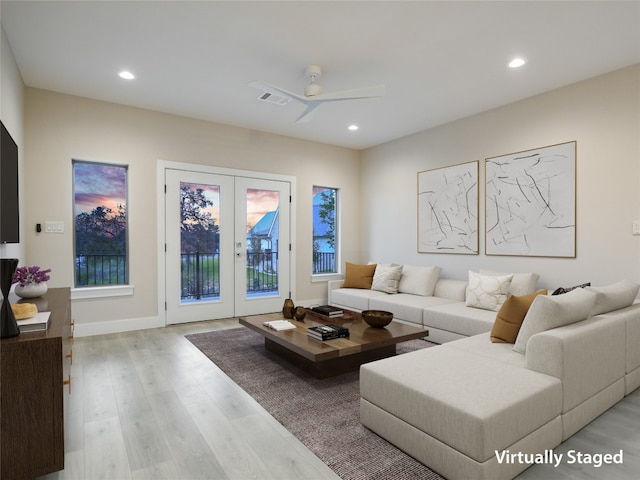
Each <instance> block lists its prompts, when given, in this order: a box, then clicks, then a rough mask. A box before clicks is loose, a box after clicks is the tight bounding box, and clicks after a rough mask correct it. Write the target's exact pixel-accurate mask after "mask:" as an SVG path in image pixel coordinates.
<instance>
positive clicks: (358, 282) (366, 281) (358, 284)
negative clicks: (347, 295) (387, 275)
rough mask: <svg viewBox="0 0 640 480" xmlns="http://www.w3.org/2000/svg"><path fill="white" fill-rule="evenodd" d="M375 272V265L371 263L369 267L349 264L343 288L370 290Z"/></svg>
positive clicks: (346, 268)
mask: <svg viewBox="0 0 640 480" xmlns="http://www.w3.org/2000/svg"><path fill="white" fill-rule="evenodd" d="M375 272H376V264H375V263H371V264H369V265H356V264H354V263H349V262H347V263H346V267H345V275H344V283H343V284H342V287H343V288H365V289H370V288H371V283H372V282H373V275H374V273H375Z"/></svg>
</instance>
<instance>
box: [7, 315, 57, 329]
mask: <svg viewBox="0 0 640 480" xmlns="http://www.w3.org/2000/svg"><path fill="white" fill-rule="evenodd" d="M50 316H51V312H38V313H36V314H35V316H33V317H31V318H25V319H23V320H17V321H16V322H17V323H18V328H19V329H20V331H21V332H37V331H40V330H46V329H47V328H49V320H50Z"/></svg>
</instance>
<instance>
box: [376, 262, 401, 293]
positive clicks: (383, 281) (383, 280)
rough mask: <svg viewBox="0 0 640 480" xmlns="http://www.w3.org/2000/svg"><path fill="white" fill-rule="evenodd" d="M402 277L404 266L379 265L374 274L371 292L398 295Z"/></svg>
mask: <svg viewBox="0 0 640 480" xmlns="http://www.w3.org/2000/svg"><path fill="white" fill-rule="evenodd" d="M401 275H402V265H387V264H382V263H379V264H378V265H377V266H376V270H375V272H374V274H373V281H372V282H371V290H377V291H379V292H384V293H398V283H399V282H400V276H401Z"/></svg>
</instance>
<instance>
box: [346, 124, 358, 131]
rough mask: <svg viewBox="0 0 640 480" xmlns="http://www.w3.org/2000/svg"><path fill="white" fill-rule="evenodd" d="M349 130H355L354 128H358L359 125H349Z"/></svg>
mask: <svg viewBox="0 0 640 480" xmlns="http://www.w3.org/2000/svg"><path fill="white" fill-rule="evenodd" d="M348 128H349V130H351V131H352V132H355V131H356V130H358V129H359V128H360V127H359V126H358V125H349V127H348Z"/></svg>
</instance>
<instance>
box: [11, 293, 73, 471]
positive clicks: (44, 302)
mask: <svg viewBox="0 0 640 480" xmlns="http://www.w3.org/2000/svg"><path fill="white" fill-rule="evenodd" d="M69 293H70V291H69V288H50V289H49V291H48V292H47V293H46V295H43V296H42V297H40V298H33V299H28V300H20V301H19V302H17V300H19V299H18V298H17V297H15V298H14V297H11V302H12V303H20V302H28V303H35V304H36V305H37V306H38V311H41V312H45V311H50V312H51V317H50V324H49V328H48V329H47V330H46V331H40V332H23V333H20V335H19V336H18V337H15V338H9V339H5V340H2V343H1V344H0V363H1V364H2V365H1V370H0V382H1V389H0V423H1V424H2V436H1V439H0V452H1V457H2V462H1V469H0V478H2V479H3V480H9V479H32V478H35V477H37V476H40V475H44V474H47V473H51V472H55V471H57V470H62V469H63V468H64V408H65V407H64V406H65V403H66V401H65V397H66V395H68V394H69V393H70V392H71V368H70V367H71V360H72V341H73V331H72V328H73V326H72V322H71V305H70V299H69Z"/></svg>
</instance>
